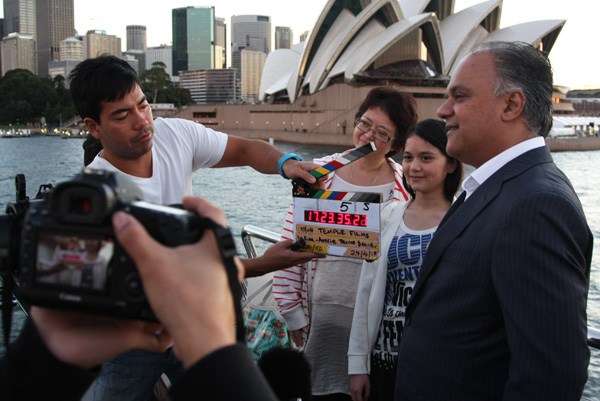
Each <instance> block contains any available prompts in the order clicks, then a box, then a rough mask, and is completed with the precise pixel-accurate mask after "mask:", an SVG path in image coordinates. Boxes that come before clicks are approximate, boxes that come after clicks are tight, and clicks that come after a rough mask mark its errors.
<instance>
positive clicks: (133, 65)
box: [121, 52, 140, 74]
mask: <svg viewBox="0 0 600 401" xmlns="http://www.w3.org/2000/svg"><path fill="white" fill-rule="evenodd" d="M121 58H122V59H123V60H125V61H126V62H127V64H129V66H130V67H131V68H133V69H134V70H135V72H136V73H137V74H139V73H140V63H139V61H138V59H137V58H135V57H134V56H132V55H131V54H127V52H125V53H123V55H122V56H121Z"/></svg>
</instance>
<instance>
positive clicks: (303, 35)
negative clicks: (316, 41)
mask: <svg viewBox="0 0 600 401" xmlns="http://www.w3.org/2000/svg"><path fill="white" fill-rule="evenodd" d="M309 33H310V32H309V31H304V32H302V34H301V35H300V42H306V39H308V34H309Z"/></svg>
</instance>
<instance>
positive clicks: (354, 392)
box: [350, 374, 371, 401]
mask: <svg viewBox="0 0 600 401" xmlns="http://www.w3.org/2000/svg"><path fill="white" fill-rule="evenodd" d="M370 393H371V385H370V382H369V375H365V374H361V375H350V395H351V396H352V401H367V400H368V399H369V394H370Z"/></svg>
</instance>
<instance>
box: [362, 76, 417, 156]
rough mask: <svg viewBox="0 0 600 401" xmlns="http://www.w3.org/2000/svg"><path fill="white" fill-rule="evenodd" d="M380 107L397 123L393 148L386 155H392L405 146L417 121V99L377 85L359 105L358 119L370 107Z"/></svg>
mask: <svg viewBox="0 0 600 401" xmlns="http://www.w3.org/2000/svg"><path fill="white" fill-rule="evenodd" d="M374 107H378V108H380V109H381V110H383V111H384V112H385V114H387V116H388V118H389V119H390V120H392V122H393V123H394V125H396V132H395V134H394V138H393V140H392V150H391V151H390V152H389V153H388V154H387V155H386V156H388V157H389V156H392V155H394V154H396V153H397V152H398V150H399V149H401V148H403V147H404V143H405V142H406V138H407V137H408V134H409V133H410V131H411V130H412V129H413V127H414V125H415V124H416V122H417V106H416V103H415V99H414V98H413V97H412V96H411V95H409V94H407V93H402V92H400V91H398V90H396V89H393V88H386V87H377V88H373V89H371V90H370V91H369V93H368V94H367V97H366V98H365V100H363V102H362V104H361V105H360V106H359V108H358V111H357V112H356V115H355V118H356V119H357V120H358V119H359V118H361V117H362V115H363V114H365V112H366V111H367V110H369V109H372V108H374Z"/></svg>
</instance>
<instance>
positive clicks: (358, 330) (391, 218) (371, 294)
mask: <svg viewBox="0 0 600 401" xmlns="http://www.w3.org/2000/svg"><path fill="white" fill-rule="evenodd" d="M406 205H407V203H399V202H393V203H391V204H389V205H388V206H386V207H385V208H384V209H383V211H382V212H381V220H382V221H387V224H386V225H385V226H384V227H383V231H382V233H381V256H380V257H379V259H377V260H375V261H373V262H364V263H363V265H362V269H361V271H360V279H359V281H358V292H357V293H356V303H355V304H354V315H353V317H352V328H351V330H350V342H349V344H348V374H349V375H357V374H368V373H369V372H370V371H371V361H370V358H371V350H372V349H373V346H374V345H375V341H377V335H378V334H379V326H380V324H381V315H382V313H383V302H384V298H385V285H386V279H387V262H388V258H387V254H388V251H389V249H390V244H391V243H392V239H393V238H394V234H396V231H398V228H399V226H400V223H401V222H402V218H403V216H404V210H405V209H406Z"/></svg>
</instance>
